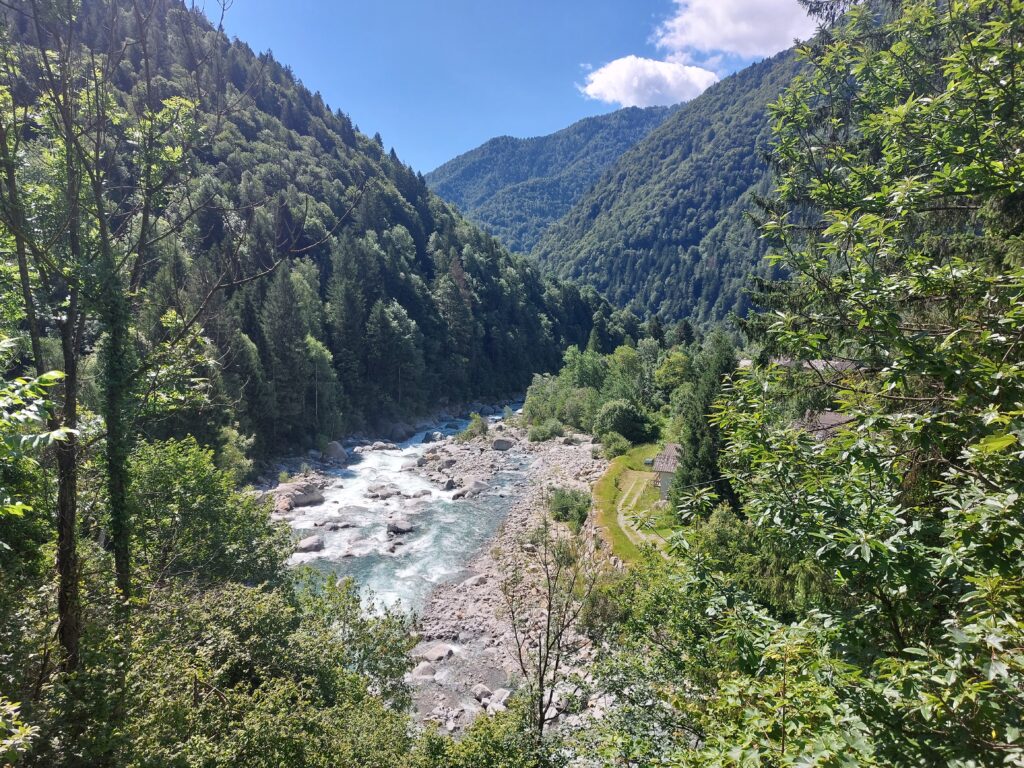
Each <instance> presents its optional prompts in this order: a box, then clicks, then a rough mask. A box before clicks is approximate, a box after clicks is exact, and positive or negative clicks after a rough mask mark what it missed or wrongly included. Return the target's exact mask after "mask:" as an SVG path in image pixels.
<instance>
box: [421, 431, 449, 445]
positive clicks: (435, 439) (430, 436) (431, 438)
mask: <svg viewBox="0 0 1024 768" xmlns="http://www.w3.org/2000/svg"><path fill="white" fill-rule="evenodd" d="M442 440H444V433H443V432H438V431H436V430H435V431H433V432H427V434H425V435H424V436H423V442H424V443H439V442H441V441H442Z"/></svg>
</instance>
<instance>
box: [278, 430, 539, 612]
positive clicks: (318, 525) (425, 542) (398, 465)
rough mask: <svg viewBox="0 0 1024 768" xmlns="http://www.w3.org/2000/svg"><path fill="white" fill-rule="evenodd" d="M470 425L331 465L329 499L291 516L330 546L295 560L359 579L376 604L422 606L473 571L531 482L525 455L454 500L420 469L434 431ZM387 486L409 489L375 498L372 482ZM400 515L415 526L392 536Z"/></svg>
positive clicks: (304, 532) (300, 531)
mask: <svg viewBox="0 0 1024 768" xmlns="http://www.w3.org/2000/svg"><path fill="white" fill-rule="evenodd" d="M466 423H467V422H465V421H456V422H453V423H452V422H449V423H446V425H445V426H441V425H436V426H432V427H430V428H429V429H427V430H424V431H422V432H418V433H417V434H415V435H413V437H411V438H410V439H409V440H407V441H405V442H403V443H399V444H397V445H396V446H395V448H394V450H374V451H365V452H363V453H358V454H357V453H351V456H352V461H351V463H350V464H349V466H347V467H345V468H343V469H333V470H325V471H324V472H323V474H325V475H327V476H328V477H330V478H331V479H332V480H333V481H334V484H333V485H331V486H330V487H328V488H326V489H325V490H324V491H323V495H324V503H323V504H320V505H317V506H313V507H305V508H302V509H299V510H296V516H295V517H294V518H293V519H291V520H289V521H288V522H289V524H290V525H291V526H292V528H293V530H294V532H295V535H296V537H297V538H303V537H305V536H310V535H314V534H315V535H318V536H321V537H322V538H323V541H324V547H323V549H322V550H320V551H318V552H311V553H296V554H294V555H293V556H292V558H291V561H290V562H291V563H292V564H293V565H302V564H308V565H311V566H312V567H314V568H317V569H319V570H322V571H326V572H329V573H332V574H335V575H337V576H343V577H352V578H354V579H355V580H356V582H357V583H358V584H359V587H360V589H361V591H362V594H363V595H364V598H365V599H366V601H367V602H368V603H373V604H375V605H378V606H380V605H383V606H387V607H398V608H400V609H403V610H409V611H415V612H418V611H420V610H421V609H422V607H423V605H424V603H425V601H426V599H427V597H428V596H429V595H430V593H431V591H432V590H433V589H434V588H436V587H437V586H438V585H440V584H443V583H445V582H447V581H450V580H452V579H454V578H456V577H458V576H460V575H462V574H464V573H465V566H466V564H467V563H468V562H469V561H470V560H471V559H472V557H473V556H474V555H475V554H476V553H477V552H478V551H479V550H480V549H481V547H483V546H484V545H485V544H486V543H487V542H488V541H489V540H490V539H492V538H493V536H494V534H495V532H496V531H497V529H498V526H499V525H500V524H501V522H502V520H503V519H504V518H505V516H506V515H507V514H508V510H509V508H510V506H511V503H512V501H513V498H514V496H515V494H516V493H517V489H518V488H520V487H521V486H522V485H523V484H524V483H525V469H526V464H525V461H524V462H523V463H522V465H521V467H520V468H519V469H513V470H512V471H506V472H501V473H499V474H498V475H496V476H495V477H494V478H493V479H492V481H491V482H490V484H489V488H488V490H486V491H484V492H483V493H481V494H480V495H478V496H474V497H473V498H469V499H453V496H454V495H455V494H456V490H443V489H442V488H441V487H440V486H439V485H437V484H435V483H434V482H432V481H431V480H430V479H429V478H427V477H424V476H423V475H422V474H419V473H417V472H415V471H414V468H415V466H416V462H417V460H418V459H419V458H420V457H421V456H423V455H425V454H426V452H427V451H428V450H429V449H430V448H431V445H432V444H425V443H424V442H423V439H424V436H425V435H426V434H427V433H429V432H434V431H440V432H442V433H443V434H445V435H446V439H450V436H451V435H453V434H456V433H457V432H458V431H460V430H461V429H462V428H464V427H465V425H466ZM456 427H457V428H456ZM455 479H456V481H458V479H459V478H455ZM382 485H383V486H387V485H392V486H394V487H395V488H396V489H397V490H398V492H399V493H400V494H402V495H400V496H393V497H392V498H389V499H376V498H370V496H371V495H372V494H371V488H374V487H376V486H382ZM417 496H418V498H408V497H417ZM396 520H402V521H408V522H409V523H411V524H412V525H413V526H414V529H413V531H412V532H411V533H408V534H405V535H394V534H389V532H388V522H389V521H396Z"/></svg>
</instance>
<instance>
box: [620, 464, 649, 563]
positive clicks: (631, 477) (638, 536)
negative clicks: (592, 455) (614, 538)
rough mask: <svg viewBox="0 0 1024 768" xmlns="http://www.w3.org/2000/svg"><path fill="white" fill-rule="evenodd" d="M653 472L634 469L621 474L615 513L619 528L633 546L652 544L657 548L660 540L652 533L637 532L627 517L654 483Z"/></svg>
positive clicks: (634, 510)
mask: <svg viewBox="0 0 1024 768" xmlns="http://www.w3.org/2000/svg"><path fill="white" fill-rule="evenodd" d="M654 478H655V474H654V473H653V472H638V471H637V470H635V469H627V470H626V471H625V472H623V473H622V477H621V479H620V488H621V490H620V491H619V500H618V503H617V504H616V507H615V511H616V514H617V517H618V523H619V528H621V529H622V530H623V531H624V532H625V534H626V536H628V537H629V540H630V541H632V542H633V544H634V545H636V546H640V545H641V544H653V545H655V546H658V545H659V544H660V539H659V538H658V537H657V536H656V535H654V534H653V533H648V532H646V531H640V530H637V529H636V527H635V526H634V525H633V523H632V521H631V520H629V519H628V518H629V516H630V515H632V514H633V513H634V512H636V506H637V504H638V503H639V501H640V499H641V497H642V496H643V495H644V491H645V490H647V488H648V486H649V485H650V484H651V483H652V482H654Z"/></svg>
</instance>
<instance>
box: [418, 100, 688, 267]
mask: <svg viewBox="0 0 1024 768" xmlns="http://www.w3.org/2000/svg"><path fill="white" fill-rule="evenodd" d="M675 109H676V107H649V108H646V109H641V108H638V107H629V108H626V109H620V110H616V111H614V112H609V113H607V114H604V115H596V116H594V117H587V118H584V119H582V120H578V121H576V122H575V123H572V124H571V125H569V126H566V127H565V128H562V129H561V130H559V131H555V132H554V133H551V134H547V135H543V136H533V137H529V138H517V137H514V136H507V135H505V136H496V137H494V138H492V139H489V140H488V141H486V142H484V143H483V144H481V145H480V146H478V147H476V148H474V149H471V150H469V151H468V152H464V153H462V154H461V155H459V156H457V157H455V158H452V159H451V160H449V161H447V162H446V163H443V164H442V165H440V166H438V167H437V168H435V169H434V170H433V171H431V172H430V173H428V174H426V176H425V179H426V181H427V184H428V185H429V186H430V187H431V189H432V190H433V191H434V192H436V193H437V194H438V195H440V196H441V197H442V198H444V199H445V200H447V201H449V202H451V203H453V204H454V205H455V206H456V207H457V208H458V209H459V210H460V211H461V212H462V213H463V214H464V215H465V216H466V217H467V218H469V219H470V220H471V221H473V222H475V223H477V224H478V225H480V226H482V227H483V228H484V229H485V230H487V231H488V232H490V233H491V234H492V235H494V236H495V237H497V238H498V239H499V240H501V241H502V242H503V243H504V244H505V245H506V246H507V247H508V248H509V249H510V250H512V251H520V252H526V251H529V250H530V249H532V248H533V246H534V245H535V244H536V242H537V240H538V239H539V237H540V236H541V234H542V232H543V230H544V229H545V228H546V227H547V226H548V225H549V224H551V223H552V222H553V221H555V220H557V219H558V218H560V217H561V216H563V215H564V214H565V213H567V212H568V211H569V209H570V208H571V206H572V204H573V203H575V202H576V201H577V200H578V199H579V198H580V197H581V196H582V195H583V194H584V193H585V192H586V190H587V189H588V188H589V187H590V186H591V185H592V184H593V183H594V182H595V181H596V180H597V179H598V178H599V177H600V175H601V173H602V172H604V171H605V170H606V169H607V168H608V167H610V166H611V165H612V164H613V163H614V162H615V161H616V160H617V159H618V158H619V157H620V156H621V155H622V153H623V152H625V151H627V150H628V149H629V148H630V147H632V146H634V145H635V144H636V143H637V142H638V141H640V140H642V139H643V137H644V136H646V135H648V134H649V133H650V131H652V130H654V129H655V128H656V127H657V126H658V125H660V124H661V123H662V122H663V121H664V120H665V119H666V118H667V117H668V116H669V115H670V114H672V112H673V111H674V110H675Z"/></svg>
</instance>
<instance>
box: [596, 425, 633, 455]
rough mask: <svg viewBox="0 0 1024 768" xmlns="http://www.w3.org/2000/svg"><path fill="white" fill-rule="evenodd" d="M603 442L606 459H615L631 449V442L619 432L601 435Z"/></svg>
mask: <svg viewBox="0 0 1024 768" xmlns="http://www.w3.org/2000/svg"><path fill="white" fill-rule="evenodd" d="M601 444H602V445H603V446H604V450H603V451H602V453H604V457H605V458H606V459H614V458H615V457H616V456H622V455H623V454H624V453H627V452H628V451H629V449H630V447H631V446H630V442H629V440H627V439H626V438H624V437H623V436H622V435H620V434H619V433H618V432H609V433H607V434H605V435H602V436H601Z"/></svg>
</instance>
